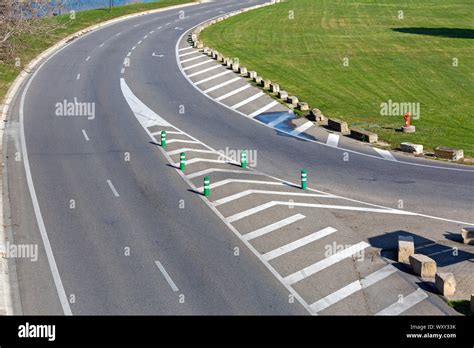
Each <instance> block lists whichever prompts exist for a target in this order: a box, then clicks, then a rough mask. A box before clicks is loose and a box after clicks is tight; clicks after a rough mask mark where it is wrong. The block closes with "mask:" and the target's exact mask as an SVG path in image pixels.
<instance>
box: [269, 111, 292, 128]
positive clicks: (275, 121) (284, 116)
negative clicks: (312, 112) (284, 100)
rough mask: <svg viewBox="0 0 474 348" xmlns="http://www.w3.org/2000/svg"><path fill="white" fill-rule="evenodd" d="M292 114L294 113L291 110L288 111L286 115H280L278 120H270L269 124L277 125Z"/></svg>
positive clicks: (271, 125)
mask: <svg viewBox="0 0 474 348" xmlns="http://www.w3.org/2000/svg"><path fill="white" fill-rule="evenodd" d="M291 116H292V114H291V113H290V112H288V113H287V114H286V115H282V116H280V117H278V118H277V119H276V120H273V121H272V122H270V123H269V124H268V125H269V126H270V127H275V126H276V125H277V124H280V123H282V122H283V121H285V120H287V119H288V118H290V117H291Z"/></svg>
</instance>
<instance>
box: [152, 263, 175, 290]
mask: <svg viewBox="0 0 474 348" xmlns="http://www.w3.org/2000/svg"><path fill="white" fill-rule="evenodd" d="M155 264H156V265H157V266H158V268H159V270H160V272H161V274H163V276H164V277H165V279H166V281H167V282H168V284H169V285H170V286H171V289H172V290H173V291H174V292H178V291H179V289H178V287H177V286H176V284H175V283H174V281H173V279H171V277H170V275H169V274H168V272H166V269H165V268H164V267H163V265H162V264H161V262H160V261H155Z"/></svg>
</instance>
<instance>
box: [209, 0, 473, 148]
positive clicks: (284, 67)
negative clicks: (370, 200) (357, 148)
mask: <svg viewBox="0 0 474 348" xmlns="http://www.w3.org/2000/svg"><path fill="white" fill-rule="evenodd" d="M473 10H474V3H473V2H472V0H458V1H454V0H430V1H425V0H412V1H407V0H402V1H400V0H385V1H384V0H378V1H369V0H366V1H364V0H359V1H354V0H346V1H334V0H331V1H329V0H328V1H326V0H287V1H286V2H284V3H280V4H277V5H274V6H269V7H266V8H263V9H258V10H255V11H250V12H247V13H244V14H241V15H238V16H235V17H231V18H230V19H228V20H225V21H223V22H221V23H218V24H216V25H214V26H211V27H210V28H208V29H206V30H205V31H204V32H203V33H202V34H201V38H202V40H203V41H204V43H205V44H206V45H209V46H210V47H212V48H214V49H217V50H219V51H220V52H221V53H223V54H225V55H226V56H228V57H232V58H234V57H238V58H239V59H240V62H241V64H242V65H244V66H246V67H247V68H249V69H251V70H256V71H257V72H258V73H259V75H261V76H263V77H264V78H267V79H270V80H272V81H275V82H278V83H280V85H281V87H282V88H283V89H285V90H287V91H288V92H289V93H290V94H293V95H297V96H298V97H300V100H303V101H306V102H308V103H309V104H310V106H311V107H317V108H319V109H321V110H322V112H323V113H324V114H325V115H326V116H328V117H336V118H340V119H343V120H345V121H347V122H348V123H349V124H350V125H352V124H358V123H363V124H362V125H361V126H363V127H364V128H367V129H368V128H370V129H371V130H372V131H374V132H376V133H378V134H379V138H381V139H383V140H385V141H387V142H389V143H390V144H391V145H392V147H394V148H395V147H397V146H398V145H399V144H400V142H403V141H410V142H414V143H420V144H423V145H425V149H433V148H434V147H436V146H439V145H443V146H451V147H457V148H462V149H464V151H465V155H469V156H474V140H473V136H474V111H473V110H474V95H473V94H474V59H473V57H474V21H473V20H472V13H473ZM399 11H403V19H399V18H398V16H399V14H400V12H399ZM292 14H293V15H294V19H291V15H292ZM345 58H348V63H349V64H348V66H344V62H345V60H344V59H345ZM455 59H457V62H458V66H457V67H456V66H454V65H453V62H454V61H455ZM389 100H392V101H393V102H405V103H408V102H410V103H411V102H413V103H420V118H419V120H414V121H413V122H412V124H414V125H415V126H416V128H417V131H416V133H415V134H403V133H401V132H398V131H396V129H397V128H399V127H400V126H402V125H403V117H402V116H382V115H381V103H383V102H388V101H389ZM364 122H367V123H364Z"/></svg>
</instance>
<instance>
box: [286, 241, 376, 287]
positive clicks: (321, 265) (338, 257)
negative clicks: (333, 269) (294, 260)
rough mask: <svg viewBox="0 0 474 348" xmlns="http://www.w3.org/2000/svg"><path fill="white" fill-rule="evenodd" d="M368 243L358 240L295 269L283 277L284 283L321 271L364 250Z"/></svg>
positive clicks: (299, 279) (290, 283) (297, 280)
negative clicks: (301, 267)
mask: <svg viewBox="0 0 474 348" xmlns="http://www.w3.org/2000/svg"><path fill="white" fill-rule="evenodd" d="M369 246H370V245H369V244H367V243H366V242H360V243H358V244H355V245H352V246H350V247H349V248H347V249H344V250H343V251H340V252H338V253H336V254H334V255H331V256H329V257H327V258H325V259H323V260H321V261H319V262H316V263H313V264H312V265H310V266H308V267H305V268H303V269H302V270H300V271H297V272H295V273H293V274H290V275H289V276H286V277H285V278H283V280H284V281H285V283H286V284H288V285H293V284H295V283H297V282H299V281H301V280H303V279H305V278H307V277H310V276H312V275H313V274H316V273H318V272H319V271H322V270H323V269H325V268H328V267H330V266H332V265H334V264H336V263H338V262H339V261H342V260H344V259H347V258H348V257H351V256H352V255H354V254H356V253H358V252H359V251H362V250H364V249H365V248H368V247H369Z"/></svg>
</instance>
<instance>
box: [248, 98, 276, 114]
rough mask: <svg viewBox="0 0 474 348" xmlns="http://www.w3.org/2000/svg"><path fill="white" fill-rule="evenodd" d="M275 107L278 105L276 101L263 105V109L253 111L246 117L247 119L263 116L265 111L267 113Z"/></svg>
mask: <svg viewBox="0 0 474 348" xmlns="http://www.w3.org/2000/svg"><path fill="white" fill-rule="evenodd" d="M275 105H278V102H277V101H276V100H274V101H272V102H271V103H270V104H268V105H265V106H264V107H262V108H260V109H258V110H257V111H254V112H252V113H251V114H250V115H248V116H247V117H250V118H253V117H255V116H258V115H260V114H263V113H264V112H265V111H268V110H270V109H271V108H272V107H274V106H275Z"/></svg>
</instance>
